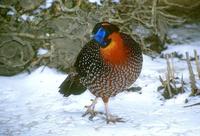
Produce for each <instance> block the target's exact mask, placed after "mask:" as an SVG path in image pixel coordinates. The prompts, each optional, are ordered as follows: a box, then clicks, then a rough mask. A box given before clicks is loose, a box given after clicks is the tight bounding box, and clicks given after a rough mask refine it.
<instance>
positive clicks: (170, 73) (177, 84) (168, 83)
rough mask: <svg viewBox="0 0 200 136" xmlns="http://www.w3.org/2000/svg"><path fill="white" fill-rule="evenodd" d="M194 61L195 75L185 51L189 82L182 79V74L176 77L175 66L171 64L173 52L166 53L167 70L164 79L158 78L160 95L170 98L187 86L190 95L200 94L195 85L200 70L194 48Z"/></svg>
mask: <svg viewBox="0 0 200 136" xmlns="http://www.w3.org/2000/svg"><path fill="white" fill-rule="evenodd" d="M194 55H195V56H194V61H195V65H196V72H195V73H197V74H196V76H195V74H194V71H193V68H192V65H191V58H190V56H189V54H188V52H186V59H185V61H186V63H187V66H188V72H189V77H188V78H189V82H185V81H184V80H183V75H182V76H181V77H178V76H176V75H175V68H174V64H173V54H170V55H166V57H165V58H166V62H167V72H166V77H165V80H163V79H162V78H161V76H160V77H159V78H160V82H161V84H162V85H161V86H160V87H158V91H160V92H162V95H163V97H164V98H165V99H170V98H173V97H174V96H176V95H177V94H179V93H183V92H185V90H186V89H187V88H188V86H189V88H190V89H189V90H191V94H190V96H196V95H200V88H198V87H197V80H198V81H199V79H200V78H199V71H200V65H199V56H198V54H197V51H196V50H194Z"/></svg>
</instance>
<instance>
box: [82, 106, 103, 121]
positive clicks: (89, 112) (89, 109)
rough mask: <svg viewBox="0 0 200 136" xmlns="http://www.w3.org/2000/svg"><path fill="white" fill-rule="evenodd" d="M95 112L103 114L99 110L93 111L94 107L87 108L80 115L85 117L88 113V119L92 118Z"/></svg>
mask: <svg viewBox="0 0 200 136" xmlns="http://www.w3.org/2000/svg"><path fill="white" fill-rule="evenodd" d="M86 108H87V107H86ZM97 114H103V113H102V112H99V111H95V110H94V109H91V108H88V109H87V110H86V112H85V113H84V114H83V115H82V117H85V116H86V115H89V120H92V119H93V118H94V117H95V116H96V115H97Z"/></svg>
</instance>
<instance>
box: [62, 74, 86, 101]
mask: <svg viewBox="0 0 200 136" xmlns="http://www.w3.org/2000/svg"><path fill="white" fill-rule="evenodd" d="M79 79H80V78H79V76H78V74H69V75H68V77H67V78H66V79H65V80H64V81H63V83H62V84H61V85H60V87H59V88H60V90H59V92H60V93H61V94H63V95H64V96H66V97H67V96H69V95H71V94H73V95H79V94H81V93H83V92H85V91H86V89H87V88H86V87H85V86H83V84H81V83H80V80H79Z"/></svg>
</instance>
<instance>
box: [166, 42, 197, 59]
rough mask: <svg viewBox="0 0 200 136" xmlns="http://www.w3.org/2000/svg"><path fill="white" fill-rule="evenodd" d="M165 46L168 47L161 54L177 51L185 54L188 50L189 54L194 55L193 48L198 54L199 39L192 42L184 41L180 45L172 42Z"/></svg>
mask: <svg viewBox="0 0 200 136" xmlns="http://www.w3.org/2000/svg"><path fill="white" fill-rule="evenodd" d="M188 45H190V46H188ZM167 47H168V49H167V50H166V51H163V54H169V53H172V52H177V53H178V54H183V55H184V56H185V53H186V52H188V53H189V55H190V56H192V57H194V50H196V51H197V53H198V54H200V41H194V42H192V43H186V44H181V45H173V44H172V45H168V46H167Z"/></svg>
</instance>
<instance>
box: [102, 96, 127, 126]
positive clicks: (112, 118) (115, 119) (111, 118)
mask: <svg viewBox="0 0 200 136" xmlns="http://www.w3.org/2000/svg"><path fill="white" fill-rule="evenodd" d="M108 100H109V98H107V97H106V98H105V97H104V98H103V102H104V105H105V112H106V113H105V115H106V122H107V124H108V123H110V122H112V123H116V122H125V121H124V120H123V119H122V118H119V117H117V116H114V115H111V114H110V113H109V111H108Z"/></svg>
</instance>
